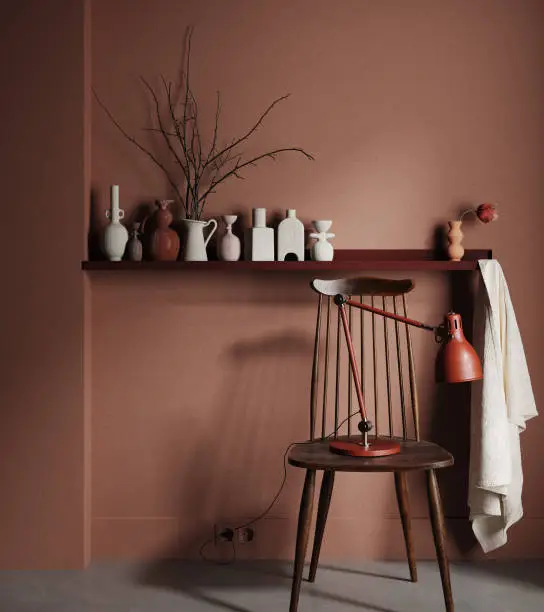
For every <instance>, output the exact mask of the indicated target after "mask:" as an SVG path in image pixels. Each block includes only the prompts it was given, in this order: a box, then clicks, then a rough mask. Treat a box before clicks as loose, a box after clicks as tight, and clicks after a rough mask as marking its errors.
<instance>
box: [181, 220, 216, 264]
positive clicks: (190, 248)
mask: <svg viewBox="0 0 544 612" xmlns="http://www.w3.org/2000/svg"><path fill="white" fill-rule="evenodd" d="M209 225H213V229H212V230H211V232H210V233H209V234H208V237H207V238H206V239H204V228H205V227H208V226H209ZM183 227H184V229H185V248H184V249H183V261H208V254H207V253H206V247H207V246H208V242H209V241H210V238H211V237H212V236H213V235H214V233H215V230H216V229H217V221H216V220H215V219H210V220H209V221H195V220H194V219H183Z"/></svg>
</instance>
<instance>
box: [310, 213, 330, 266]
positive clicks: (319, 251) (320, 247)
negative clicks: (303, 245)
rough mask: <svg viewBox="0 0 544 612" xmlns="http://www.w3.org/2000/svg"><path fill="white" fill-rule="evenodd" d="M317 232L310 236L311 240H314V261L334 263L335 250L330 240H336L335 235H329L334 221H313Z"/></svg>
mask: <svg viewBox="0 0 544 612" xmlns="http://www.w3.org/2000/svg"><path fill="white" fill-rule="evenodd" d="M312 224H313V226H314V227H315V229H316V231H315V232H312V233H311V234H310V238H314V239H315V240H316V242H314V244H313V246H312V251H311V255H312V259H313V260H314V261H332V260H333V258H334V248H333V246H332V244H331V243H330V242H329V238H334V234H330V233H329V229H330V227H331V225H332V221H328V220H327V221H325V220H321V221H312Z"/></svg>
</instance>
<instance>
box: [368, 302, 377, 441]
mask: <svg viewBox="0 0 544 612" xmlns="http://www.w3.org/2000/svg"><path fill="white" fill-rule="evenodd" d="M370 304H371V306H373V307H375V304H374V296H371V298H370ZM377 364H378V346H377V345H376V315H375V314H374V313H372V366H373V369H372V373H373V375H374V432H375V434H376V435H377V436H378V435H379V428H378V372H377Z"/></svg>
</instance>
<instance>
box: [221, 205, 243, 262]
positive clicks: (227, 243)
mask: <svg viewBox="0 0 544 612" xmlns="http://www.w3.org/2000/svg"><path fill="white" fill-rule="evenodd" d="M237 219H238V217H237V216H236V215H223V222H224V223H225V226H226V227H225V233H224V234H223V235H222V236H221V238H220V239H219V240H218V241H217V256H218V257H219V259H221V260H222V261H238V260H239V259H240V253H241V244H240V238H238V236H236V235H235V234H233V233H232V226H233V225H234V223H236V220H237Z"/></svg>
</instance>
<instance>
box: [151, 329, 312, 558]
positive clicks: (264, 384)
mask: <svg viewBox="0 0 544 612" xmlns="http://www.w3.org/2000/svg"><path fill="white" fill-rule="evenodd" d="M311 349H312V341H311V338H309V337H308V336H306V335H305V334H304V333H301V332H300V331H298V330H293V331H290V330H286V331H284V332H282V333H280V334H273V335H270V336H265V337H263V338H260V339H251V340H249V341H238V342H235V343H234V344H233V345H232V346H231V347H230V348H229V349H228V350H227V351H226V352H225V354H224V355H223V356H222V359H223V360H224V361H225V366H224V368H220V373H218V374H217V377H218V378H219V380H220V381H221V382H220V383H219V387H218V390H217V393H216V398H217V399H216V401H215V402H214V406H213V408H212V410H211V411H208V410H207V411H206V414H205V419H204V421H205V423H204V422H202V423H199V422H198V413H199V407H198V406H186V405H185V406H183V410H184V411H185V412H186V411H190V412H191V413H192V414H194V415H195V421H194V427H195V430H194V431H187V432H185V434H184V439H185V448H184V449H183V457H184V459H183V464H182V465H176V467H175V471H176V472H177V473H178V474H180V479H179V489H178V491H179V497H180V512H179V524H180V527H179V540H178V541H177V542H173V543H172V545H171V547H170V549H169V550H165V551H164V554H163V555H161V556H162V557H166V558H172V557H180V556H181V557H183V558H187V557H196V556H198V554H199V553H200V554H202V555H204V556H206V557H210V558H214V559H219V560H222V561H224V560H228V559H229V558H230V557H231V556H232V548H231V545H229V544H222V545H221V546H217V547H216V546H214V545H213V534H214V526H216V525H217V526H230V527H236V526H238V525H242V524H244V523H246V522H248V521H251V520H252V519H254V518H256V517H257V516H259V515H260V514H261V513H262V512H263V510H265V508H266V507H267V506H268V504H269V502H270V501H271V500H272V499H273V497H274V495H275V494H276V492H277V490H278V488H279V485H280V483H281V479H282V475H283V466H282V457H283V454H284V452H285V449H286V448H287V446H288V444H289V443H291V442H292V441H293V440H296V439H303V438H304V434H305V432H306V431H307V428H308V423H307V418H308V417H307V402H308V398H307V397H306V385H304V384H301V381H300V379H299V375H298V372H299V371H300V369H299V368H298V367H293V365H294V364H296V362H297V361H300V360H302V361H303V362H306V361H308V356H309V355H311ZM279 357H281V359H279ZM308 370H309V365H308ZM214 380H217V378H215V377H214ZM279 380H281V385H277V384H276V382H275V381H279ZM270 381H273V384H274V386H275V388H274V390H273V391H272V388H271V382H270ZM286 406H287V407H289V406H300V407H301V408H300V409H299V410H298V409H297V414H296V415H295V418H293V415H291V414H290V415H289V419H286V418H285V410H286ZM201 425H202V429H200V426H201ZM272 430H273V433H274V435H270V432H271V431H272ZM278 431H281V432H282V435H281V436H280V435H278ZM178 455H179V453H178ZM174 457H175V455H174ZM174 461H175V462H178V461H179V458H178V457H175V458H174ZM268 483H269V485H268ZM254 491H262V494H261V495H255V493H254ZM297 502H298V500H294V499H292V498H291V497H289V495H288V491H287V490H284V491H283V495H282V500H281V504H282V505H283V506H285V507H289V508H292V507H296V506H297ZM275 511H277V508H274V509H272V512H271V516H272V517H274V512H275ZM276 522H279V523H282V522H286V523H287V522H288V521H286V520H284V517H281V518H279V519H277V520H276V517H274V518H273V519H272V520H270V521H269V525H270V524H272V523H276ZM272 526H273V528H274V536H273V537H268V538H267V537H265V539H264V541H261V540H262V539H261V538H260V537H257V538H256V541H255V542H254V543H253V544H252V547H251V551H250V552H251V554H252V556H253V555H255V556H257V557H259V556H271V557H279V558H286V557H290V556H291V553H292V550H291V549H292V548H293V546H294V537H292V534H291V533H290V532H289V530H285V529H282V528H281V527H282V526H281V525H278V527H279V529H278V530H277V531H276V530H275V525H272ZM257 530H258V527H257ZM260 535H261V534H259V536H260ZM282 536H283V537H282ZM242 552H243V551H242Z"/></svg>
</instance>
